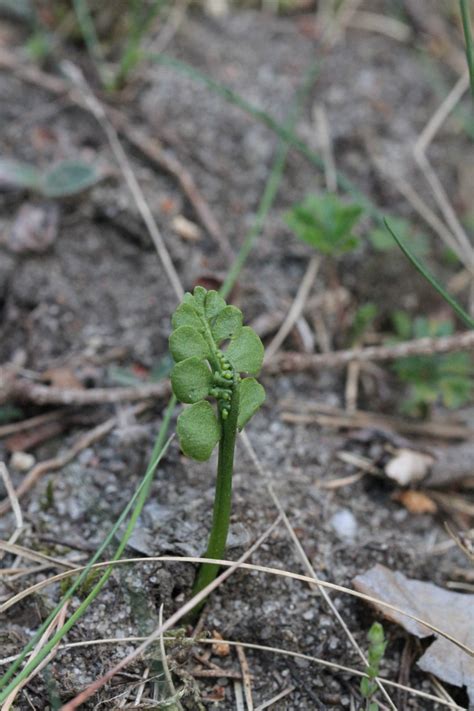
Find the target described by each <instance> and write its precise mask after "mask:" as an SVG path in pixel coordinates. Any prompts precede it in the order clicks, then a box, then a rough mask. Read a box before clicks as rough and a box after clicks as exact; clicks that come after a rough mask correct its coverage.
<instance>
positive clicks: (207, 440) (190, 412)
mask: <svg viewBox="0 0 474 711" xmlns="http://www.w3.org/2000/svg"><path fill="white" fill-rule="evenodd" d="M177 432H178V437H179V443H180V445H181V449H182V450H183V452H184V454H186V456H188V457H191V458H192V459H196V460H197V461H198V462H205V461H206V459H209V457H210V456H211V454H212V450H213V449H214V447H215V446H216V444H217V443H218V441H219V439H220V436H221V429H220V426H219V422H218V420H217V417H216V414H215V412H214V410H213V409H212V406H211V405H210V404H209V403H208V402H207V400H203V401H202V402H197V403H196V404H195V405H191V407H188V408H187V409H186V410H184V412H182V413H181V415H180V416H179V417H178V424H177Z"/></svg>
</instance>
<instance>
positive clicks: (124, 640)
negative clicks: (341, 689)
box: [0, 636, 465, 711]
mask: <svg viewBox="0 0 474 711" xmlns="http://www.w3.org/2000/svg"><path fill="white" fill-rule="evenodd" d="M145 639H146V637H138V636H130V637H111V638H104V639H93V640H83V641H81V642H70V643H68V644H62V645H60V647H59V648H58V650H59V651H60V650H63V649H64V650H66V649H67V650H72V649H76V648H83V647H92V646H99V645H107V644H111V645H117V644H129V643H131V642H143V641H144V640H145ZM164 640H165V641H169V642H173V641H175V638H174V637H166V636H165V637H164ZM190 641H194V642H196V644H210V645H212V644H214V640H213V639H209V638H208V637H203V638H195V639H194V640H193V638H190ZM221 641H222V643H223V644H228V645H229V646H233V647H236V646H240V647H242V648H244V649H253V650H256V651H261V652H270V653H271V654H278V655H282V656H287V657H293V658H295V659H305V660H307V661H309V662H313V663H315V664H318V665H320V666H323V667H327V668H328V669H334V670H336V671H341V672H344V673H348V674H351V675H353V676H357V677H360V678H362V677H365V676H367V675H366V673H365V672H363V671H360V670H359V669H354V668H353V667H347V666H344V665H342V664H338V663H337V662H330V661H329V660H327V659H321V658H319V657H314V656H311V655H309V654H303V653H302V652H293V651H292V650H288V649H283V648H281V647H272V646H269V645H263V644H256V643H255V644H254V643H252V642H243V641H240V640H238V641H236V640H229V639H223V640H221ZM15 659H16V656H12V657H8V658H6V659H0V665H4V664H9V663H11V662H12V661H14V660H15ZM147 672H148V673H149V670H145V674H144V680H145V679H146V678H147V677H148V673H147ZM380 680H381V682H382V683H383V684H385V685H386V686H390V687H391V688H394V689H399V690H400V691H406V692H407V693H409V694H412V695H413V696H417V697H419V698H424V699H427V700H429V701H433V702H437V703H439V704H441V705H442V706H445V707H447V708H454V709H459V710H460V711H465V709H462V707H461V706H458V705H457V704H456V703H455V702H449V701H447V700H446V698H445V696H444V695H443V697H438V696H434V695H433V694H429V693H427V692H425V691H420V690H419V689H413V688H412V687H410V686H406V685H404V684H400V683H399V682H396V681H391V680H390V679H384V678H380ZM282 693H283V692H282ZM286 693H290V692H289V690H288V689H287V690H285V694H286ZM277 698H278V697H275V698H274V699H271V700H270V701H271V703H273V702H274V701H275V700H276V699H277ZM270 701H268V702H264V704H262V705H260V706H259V707H258V708H257V709H255V711H258V709H261V708H268V704H269V703H270Z"/></svg>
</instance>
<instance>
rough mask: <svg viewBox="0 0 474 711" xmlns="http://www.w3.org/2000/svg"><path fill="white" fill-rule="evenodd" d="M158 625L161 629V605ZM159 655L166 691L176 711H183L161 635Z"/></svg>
mask: <svg viewBox="0 0 474 711" xmlns="http://www.w3.org/2000/svg"><path fill="white" fill-rule="evenodd" d="M158 623H159V625H160V626H161V627H162V626H163V603H161V605H160V611H159V615H158ZM160 653H161V664H162V666H163V674H164V675H165V679H166V683H167V684H168V689H169V692H170V694H171V696H172V697H173V703H174V705H175V707H176V709H178V711H184V710H183V707H182V705H181V702H180V700H179V696H178V694H177V692H176V688H175V685H174V683H173V677H172V676H171V671H170V668H169V666H168V659H167V657H166V649H165V640H164V636H163V634H161V635H160Z"/></svg>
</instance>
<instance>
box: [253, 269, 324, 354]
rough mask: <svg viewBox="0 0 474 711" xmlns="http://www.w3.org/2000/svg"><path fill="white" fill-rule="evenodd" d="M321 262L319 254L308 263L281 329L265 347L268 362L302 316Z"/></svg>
mask: <svg viewBox="0 0 474 711" xmlns="http://www.w3.org/2000/svg"><path fill="white" fill-rule="evenodd" d="M320 263H321V258H320V257H319V256H315V257H311V259H310V262H309V264H308V268H307V270H306V273H305V275H304V277H303V279H302V281H301V284H300V286H299V289H298V292H297V294H296V296H295V299H294V301H293V303H292V305H291V308H290V310H289V311H288V314H287V316H286V318H285V320H284V321H283V323H282V325H281V327H280V329H279V330H278V332H277V333H276V334H275V336H274V338H273V339H272V340H271V342H270V343H269V345H268V346H267V348H266V349H265V361H266V362H267V361H269V360H271V358H273V357H274V355H275V354H276V353H277V351H278V350H279V348H280V346H281V345H282V343H283V341H284V340H285V338H286V337H287V336H288V334H289V333H290V331H291V329H292V328H293V326H294V325H295V323H296V321H297V320H298V319H299V317H300V316H301V313H302V311H303V309H304V306H305V303H306V300H307V298H308V296H309V292H310V291H311V287H312V286H313V283H314V280H315V279H316V274H317V273H318V269H319V265H320Z"/></svg>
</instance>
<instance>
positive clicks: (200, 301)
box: [193, 285, 207, 312]
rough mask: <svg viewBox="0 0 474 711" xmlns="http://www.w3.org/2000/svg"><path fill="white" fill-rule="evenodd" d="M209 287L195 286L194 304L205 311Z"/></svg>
mask: <svg viewBox="0 0 474 711" xmlns="http://www.w3.org/2000/svg"><path fill="white" fill-rule="evenodd" d="M206 296H207V289H205V288H204V287H203V286H199V285H198V286H195V287H194V291H193V297H194V304H195V306H196V307H198V308H199V310H201V311H202V312H204V306H205V303H206Z"/></svg>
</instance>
